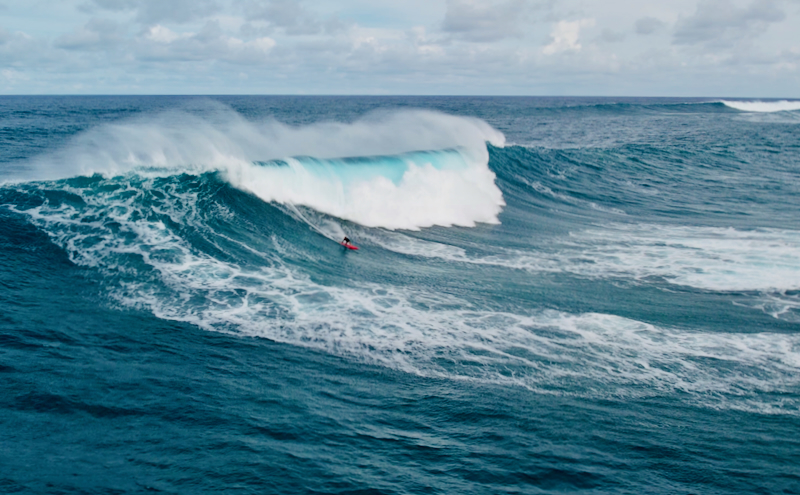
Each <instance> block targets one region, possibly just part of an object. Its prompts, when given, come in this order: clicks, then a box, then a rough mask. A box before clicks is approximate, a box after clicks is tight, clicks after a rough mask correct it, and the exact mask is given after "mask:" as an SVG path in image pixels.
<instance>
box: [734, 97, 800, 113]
mask: <svg viewBox="0 0 800 495" xmlns="http://www.w3.org/2000/svg"><path fill="white" fill-rule="evenodd" d="M722 103H723V104H724V105H725V106H727V107H730V108H734V109H736V110H741V111H742V112H754V113H773V112H793V111H796V110H800V101H790V100H780V101H728V100H722Z"/></svg>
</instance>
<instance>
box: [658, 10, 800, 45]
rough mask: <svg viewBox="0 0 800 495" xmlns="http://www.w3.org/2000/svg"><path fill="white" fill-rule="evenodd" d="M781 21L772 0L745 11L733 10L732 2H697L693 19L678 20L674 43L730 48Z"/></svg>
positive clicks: (781, 13) (782, 15)
mask: <svg viewBox="0 0 800 495" xmlns="http://www.w3.org/2000/svg"><path fill="white" fill-rule="evenodd" d="M784 19H786V14H785V13H784V11H783V10H781V9H780V8H779V3H778V2H777V1H775V0H756V1H754V2H752V3H751V4H749V5H747V6H745V7H737V6H736V4H735V3H734V2H733V0H701V1H700V2H699V3H698V4H697V10H696V12H695V13H694V14H693V15H691V16H688V17H681V18H680V19H679V20H678V24H677V26H676V28H675V37H674V43H676V44H679V45H693V44H699V43H709V42H710V43H716V44H734V43H736V42H738V41H740V40H742V39H748V38H752V37H755V36H758V35H760V34H762V33H763V32H765V31H766V30H767V28H768V27H769V25H770V24H771V23H775V22H781V21H783V20H784Z"/></svg>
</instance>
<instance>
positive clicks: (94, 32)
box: [55, 19, 125, 51]
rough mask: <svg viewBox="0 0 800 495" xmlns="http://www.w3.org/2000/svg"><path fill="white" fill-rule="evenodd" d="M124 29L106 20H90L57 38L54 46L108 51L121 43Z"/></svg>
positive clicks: (68, 48)
mask: <svg viewBox="0 0 800 495" xmlns="http://www.w3.org/2000/svg"><path fill="white" fill-rule="evenodd" d="M124 31H125V29H124V27H123V26H121V25H120V24H119V23H117V22H115V21H112V20H108V19H91V20H89V22H87V23H86V24H85V25H84V26H83V27H81V28H79V29H77V30H75V31H74V32H72V33H70V34H65V35H62V36H59V37H58V38H56V40H55V45H56V46H57V47H59V48H64V49H67V50H94V51H97V50H108V49H109V48H111V47H112V46H115V45H118V44H120V43H122V42H123V38H124V34H125V32H124Z"/></svg>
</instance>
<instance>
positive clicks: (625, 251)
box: [373, 224, 800, 321]
mask: <svg viewBox="0 0 800 495" xmlns="http://www.w3.org/2000/svg"><path fill="white" fill-rule="evenodd" d="M381 237H382V238H381V239H375V240H373V242H374V243H375V244H377V245H380V246H382V247H384V248H385V249H389V250H392V251H395V252H399V253H403V254H411V255H415V256H426V257H436V258H441V259H444V260H447V261H451V262H460V263H470V264H480V265H489V266H501V267H506V268H513V269H521V270H526V271H530V272H549V273H571V274H574V275H578V276H581V277H587V278H596V279H615V278H621V279H629V280H634V281H638V282H640V283H647V281H648V280H649V279H651V278H652V279H655V281H656V283H659V284H663V283H664V282H666V283H669V284H673V285H678V286H687V287H693V288H697V289H702V290H708V291H715V292H723V293H724V292H731V293H732V292H737V293H738V292H745V293H752V294H751V295H750V296H749V297H750V303H749V306H751V307H754V308H760V309H762V310H763V311H764V312H766V313H767V314H769V315H772V316H773V317H775V318H779V319H783V320H787V321H800V299H798V298H799V297H800V296H798V295H796V294H794V293H793V292H794V291H797V290H800V258H798V256H797V253H800V231H794V230H783V229H758V230H748V231H744V230H737V229H733V228H715V227H688V226H669V225H654V224H608V225H604V226H602V227H598V228H594V229H587V230H584V231H579V232H575V233H573V234H571V235H570V236H569V237H568V238H566V239H560V240H555V241H553V242H551V243H549V244H547V245H540V246H539V248H538V249H535V250H534V249H530V250H518V249H517V250H511V249H503V248H499V247H498V248H496V251H497V253H496V254H493V255H490V256H475V255H472V256H468V255H467V254H466V252H465V251H464V250H463V249H461V248H457V247H452V246H440V247H437V246H435V245H434V246H429V245H427V244H423V241H419V240H415V239H412V238H410V237H406V236H399V237H398V238H397V239H391V238H386V236H381Z"/></svg>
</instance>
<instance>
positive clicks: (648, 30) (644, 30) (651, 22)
mask: <svg viewBox="0 0 800 495" xmlns="http://www.w3.org/2000/svg"><path fill="white" fill-rule="evenodd" d="M665 25H666V24H665V23H664V21H662V20H660V19H656V18H655V17H642V18H641V19H639V20H637V21H636V34H641V35H642V36H647V35H650V34H653V33H655V32H656V31H658V30H659V29H661V28H663V27H664V26H665Z"/></svg>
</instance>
